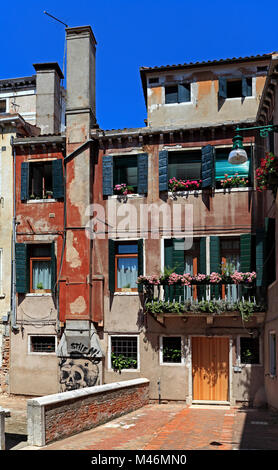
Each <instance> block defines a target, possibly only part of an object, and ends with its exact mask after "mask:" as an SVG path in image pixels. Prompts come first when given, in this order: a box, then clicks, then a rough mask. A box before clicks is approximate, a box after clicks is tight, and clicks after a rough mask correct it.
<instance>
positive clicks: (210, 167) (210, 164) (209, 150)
mask: <svg viewBox="0 0 278 470" xmlns="http://www.w3.org/2000/svg"><path fill="white" fill-rule="evenodd" d="M214 182H215V148H214V147H212V146H211V145H206V146H205V147H202V188H212V187H214Z"/></svg>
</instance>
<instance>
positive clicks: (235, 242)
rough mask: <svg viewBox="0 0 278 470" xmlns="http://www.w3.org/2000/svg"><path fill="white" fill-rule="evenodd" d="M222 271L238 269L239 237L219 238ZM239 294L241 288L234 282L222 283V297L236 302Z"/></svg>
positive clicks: (229, 272) (227, 272) (228, 271)
mask: <svg viewBox="0 0 278 470" xmlns="http://www.w3.org/2000/svg"><path fill="white" fill-rule="evenodd" d="M221 257H222V273H223V274H224V273H226V274H232V273H233V272H234V271H240V241H239V239H227V240H221ZM240 295H241V288H240V286H237V285H236V284H227V285H222V298H225V297H226V299H227V300H228V301H229V302H236V301H237V300H238V298H239V297H240Z"/></svg>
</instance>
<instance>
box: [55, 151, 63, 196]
mask: <svg viewBox="0 0 278 470" xmlns="http://www.w3.org/2000/svg"><path fill="white" fill-rule="evenodd" d="M52 187H53V197H54V199H62V198H63V197H64V175H63V161H62V159H61V158H59V159H58V160H53V162H52Z"/></svg>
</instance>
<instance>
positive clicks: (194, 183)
mask: <svg viewBox="0 0 278 470" xmlns="http://www.w3.org/2000/svg"><path fill="white" fill-rule="evenodd" d="M201 186H202V180H186V181H185V180H178V179H177V178H175V177H174V178H171V179H170V180H169V182H168V189H169V191H172V192H177V191H195V190H197V189H201Z"/></svg>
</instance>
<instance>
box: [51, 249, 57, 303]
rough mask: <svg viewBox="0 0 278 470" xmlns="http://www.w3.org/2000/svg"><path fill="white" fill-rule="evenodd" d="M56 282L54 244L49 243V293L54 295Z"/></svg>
mask: <svg viewBox="0 0 278 470" xmlns="http://www.w3.org/2000/svg"><path fill="white" fill-rule="evenodd" d="M56 282H57V259H56V253H55V242H52V243H51V291H52V294H53V295H54V294H55V292H56Z"/></svg>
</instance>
